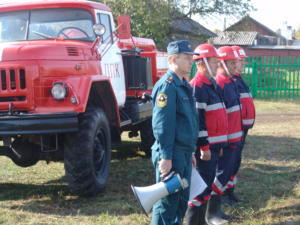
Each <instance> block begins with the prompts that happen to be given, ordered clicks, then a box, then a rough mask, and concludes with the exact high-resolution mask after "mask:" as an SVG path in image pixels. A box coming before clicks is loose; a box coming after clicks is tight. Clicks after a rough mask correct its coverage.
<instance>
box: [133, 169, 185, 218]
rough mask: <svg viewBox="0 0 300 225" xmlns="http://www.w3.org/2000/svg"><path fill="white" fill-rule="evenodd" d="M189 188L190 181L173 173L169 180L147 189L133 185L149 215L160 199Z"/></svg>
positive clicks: (138, 198)
mask: <svg viewBox="0 0 300 225" xmlns="http://www.w3.org/2000/svg"><path fill="white" fill-rule="evenodd" d="M188 186H189V184H188V181H187V180H186V179H185V178H181V177H180V176H179V174H177V173H176V174H175V173H172V174H171V176H170V175H169V176H168V178H167V179H164V180H163V181H161V182H159V183H156V184H153V185H150V186H147V187H135V186H133V185H131V189H132V191H133V193H134V195H135V197H136V199H137V200H138V202H139V204H140V206H141V207H142V209H143V211H144V213H145V214H146V215H147V214H148V213H149V212H150V211H151V208H152V206H153V205H154V203H155V202H157V201H158V200H159V199H161V198H163V197H166V196H168V195H170V194H173V193H176V192H178V191H180V190H183V189H185V188H187V187H188Z"/></svg>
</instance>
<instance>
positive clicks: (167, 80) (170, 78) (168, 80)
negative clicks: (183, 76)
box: [166, 76, 173, 84]
mask: <svg viewBox="0 0 300 225" xmlns="http://www.w3.org/2000/svg"><path fill="white" fill-rule="evenodd" d="M166 82H167V83H169V84H170V83H172V82H173V77H172V76H169V77H168V79H166Z"/></svg>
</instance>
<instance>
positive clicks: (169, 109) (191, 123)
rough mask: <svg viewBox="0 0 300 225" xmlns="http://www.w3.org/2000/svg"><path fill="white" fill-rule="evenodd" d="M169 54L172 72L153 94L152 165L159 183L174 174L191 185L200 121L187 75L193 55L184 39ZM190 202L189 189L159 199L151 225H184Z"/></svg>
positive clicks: (170, 71) (172, 44)
mask: <svg viewBox="0 0 300 225" xmlns="http://www.w3.org/2000/svg"><path fill="white" fill-rule="evenodd" d="M167 51H168V64H169V70H168V72H167V73H166V74H165V75H164V76H162V78H161V79H160V80H159V81H158V82H157V83H156V85H155V86H154V88H153V92H152V99H153V118H152V127H153V134H154V137H155V143H154V145H153V146H152V162H153V165H154V168H155V172H156V182H160V181H161V180H162V179H163V178H164V177H165V176H166V175H168V174H169V173H170V172H171V171H175V172H176V173H178V174H179V175H180V177H181V178H186V179H187V180H188V182H189V183H190V177H191V169H192V153H193V152H194V151H195V149H196V142H197V136H198V135H197V131H198V127H197V126H198V125H197V124H198V122H197V116H196V109H195V104H194V100H193V95H192V88H191V87H190V85H189V83H188V82H187V81H186V80H185V78H184V76H186V75H187V74H188V73H189V71H190V70H191V66H192V55H193V54H194V53H193V52H192V50H191V47H190V43H189V42H188V41H185V40H181V41H174V42H171V43H169V45H168V48H167ZM188 200H189V188H187V189H185V190H182V191H179V192H177V193H175V194H171V195H169V196H167V197H165V198H162V199H161V200H159V201H158V202H157V203H156V204H155V205H154V206H153V213H152V225H182V224H183V217H184V215H185V211H186V209H187V202H188Z"/></svg>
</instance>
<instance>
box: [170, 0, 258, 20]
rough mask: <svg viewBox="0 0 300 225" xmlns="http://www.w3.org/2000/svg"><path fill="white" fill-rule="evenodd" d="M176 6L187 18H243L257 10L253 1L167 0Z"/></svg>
mask: <svg viewBox="0 0 300 225" xmlns="http://www.w3.org/2000/svg"><path fill="white" fill-rule="evenodd" d="M167 1H168V2H171V3H172V4H173V5H174V6H176V8H177V10H178V11H179V12H182V13H184V14H185V15H187V16H192V15H200V16H202V17H203V16H213V15H228V16H235V17H236V16H237V17H239V16H241V15H245V14H248V13H249V12H250V11H252V10H255V8H254V7H253V6H252V4H251V0H222V1H221V0H189V1H183V0H167Z"/></svg>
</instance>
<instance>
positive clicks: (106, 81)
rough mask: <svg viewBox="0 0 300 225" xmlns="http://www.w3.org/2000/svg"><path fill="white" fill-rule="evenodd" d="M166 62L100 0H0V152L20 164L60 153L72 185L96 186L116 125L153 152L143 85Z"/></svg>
mask: <svg viewBox="0 0 300 225" xmlns="http://www.w3.org/2000/svg"><path fill="white" fill-rule="evenodd" d="M166 61H167V60H166V55H165V53H162V52H159V51H158V50H157V49H156V46H155V43H154V42H153V40H151V39H146V38H138V37H133V36H132V35H131V32H130V19H129V17H128V16H120V17H119V18H118V24H117V25H115V23H114V19H113V15H112V12H111V10H110V8H109V7H108V6H106V5H104V4H102V3H96V2H91V1H84V0H32V1H24V0H22V1H20V0H19V1H18V0H17V1H7V2H4V1H2V2H1V3H0V138H1V140H2V145H1V146H0V155H5V156H8V157H10V158H11V159H12V161H13V162H14V163H15V164H17V165H19V166H22V167H27V166H32V165H34V164H36V163H37V162H38V161H39V160H46V161H48V162H49V161H63V162H64V166H65V172H66V177H67V179H68V182H69V187H70V189H71V191H72V192H73V193H74V194H77V195H81V196H91V195H95V194H97V193H98V192H99V191H101V190H102V189H103V188H104V187H105V185H106V183H107V178H108V174H109V165H110V159H111V144H112V143H118V142H120V141H121V133H122V132H123V131H129V135H130V136H131V137H132V136H137V135H138V133H140V136H141V143H142V148H143V150H144V151H145V152H146V154H148V155H149V154H150V147H151V144H152V142H153V134H152V129H151V114H152V105H151V97H150V94H151V89H152V87H153V84H154V83H155V82H156V81H157V80H158V79H159V77H160V76H161V75H162V74H164V73H165V71H166V68H167V67H166V64H167V63H166Z"/></svg>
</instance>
